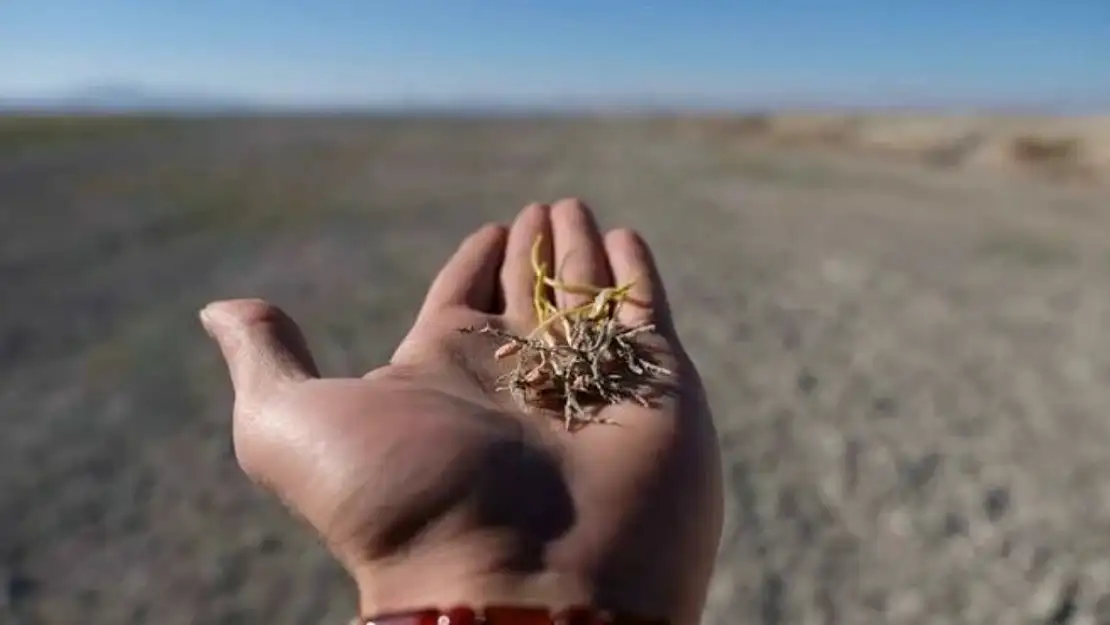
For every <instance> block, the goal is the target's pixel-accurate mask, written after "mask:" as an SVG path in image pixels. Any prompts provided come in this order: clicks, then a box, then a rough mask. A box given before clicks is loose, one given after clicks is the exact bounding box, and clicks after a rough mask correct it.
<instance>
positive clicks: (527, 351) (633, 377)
mask: <svg viewBox="0 0 1110 625" xmlns="http://www.w3.org/2000/svg"><path fill="white" fill-rule="evenodd" d="M541 244H542V239H541V238H539V237H537V239H536V241H535V243H534V244H533V246H532V270H533V271H534V272H535V282H534V288H533V291H532V304H533V307H534V309H535V315H536V319H537V325H536V328H535V329H534V330H532V331H531V332H530V333H528V334H527V335H525V336H521V335H518V334H515V333H513V332H510V331H507V330H504V329H501V328H496V327H494V326H492V325H488V324H487V325H486V326H484V327H481V328H465V329H463V330H462V331H463V332H467V333H471V332H476V333H480V334H484V335H488V336H492V337H494V338H495V339H496V340H497V342H498V345H497V347H496V349H495V350H494V351H493V354H492V357H493V358H494V359H496V360H499V361H500V360H505V359H507V358H514V359H515V361H514V362H513V363H512V367H511V369H509V371H508V372H507V373H505V374H504V375H502V376H500V377H499V378H498V382H497V384H498V386H497V390H499V391H508V392H509V393H510V394H511V395H512V397H513V399H514V400H515V401H516V403H517V405H518V406H519V407H520V408H521V409H523V410H525V411H532V410H547V411H553V412H554V413H555V414H557V415H561V418H562V421H563V424H564V426H565V427H566V429H567V430H571V429H575V428H577V427H579V426H582V425H586V424H590V423H611V421H610V420H608V419H605V418H603V417H600V416H598V414H597V413H598V412H599V411H600V410H601V409H602V408H604V407H606V406H612V405H617V404H620V403H622V402H626V401H633V402H636V403H638V404H640V405H643V406H649V405H650V400H651V398H652V395H653V393H654V392H655V391H656V390H657V389H658V384H657V383H656V382H657V380H656V378H658V377H660V376H671V375H673V374H672V373H671V372H670V371H669V370H667V369H666V368H664V367H662V366H660V365H658V364H657V363H656V362H655V361H654V360H653V358H652V357H651V354H650V352H649V351H648V350H647V349H646V348H645V347H644V346H643V345H642V343H641V342H640V341H638V340H637V339H638V338H639V336H640V335H643V334H647V333H650V332H653V331H654V330H655V326H654V324H651V323H644V324H640V325H636V326H631V327H630V326H626V325H624V324H622V323H621V322H619V321H618V315H617V313H618V311H619V310H620V308H621V307H622V306H625V305H642V304H640V303H638V302H634V301H632V300H631V299H630V298H629V295H628V294H629V291H630V290H631V288H632V286H633V284H634V282H629V283H628V284H624V285H620V286H616V287H605V288H602V287H598V286H594V285H586V284H568V283H566V282H563V281H561V280H559V279H557V278H555V277H554V276H552V275H548V267H547V266H546V264H545V263H543V262H542V260H541V258H540V245H541ZM555 291H562V292H565V293H573V294H576V295H586V296H589V297H591V298H592V299H591V300H590V301H588V302H586V303H584V304H582V305H580V306H574V307H570V308H563V309H560V308H558V307H557V306H556V305H555V304H554V302H553V301H552V297H551V295H553V294H554V292H555Z"/></svg>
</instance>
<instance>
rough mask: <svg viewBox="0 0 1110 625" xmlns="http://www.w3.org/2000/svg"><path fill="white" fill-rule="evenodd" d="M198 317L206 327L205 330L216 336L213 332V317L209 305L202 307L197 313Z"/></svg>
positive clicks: (209, 334)
mask: <svg viewBox="0 0 1110 625" xmlns="http://www.w3.org/2000/svg"><path fill="white" fill-rule="evenodd" d="M197 317H199V318H200V325H201V327H203V328H204V331H205V332H207V333H208V336H211V337H212V338H215V336H214V335H213V334H212V327H211V323H212V318H211V316H210V315H209V312H208V307H207V306H205V307H204V308H201V309H200V312H198V313H197Z"/></svg>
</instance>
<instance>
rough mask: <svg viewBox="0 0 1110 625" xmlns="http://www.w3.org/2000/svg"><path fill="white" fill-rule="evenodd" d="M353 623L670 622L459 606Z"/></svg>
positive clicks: (585, 611) (588, 611)
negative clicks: (476, 608)
mask: <svg viewBox="0 0 1110 625" xmlns="http://www.w3.org/2000/svg"><path fill="white" fill-rule="evenodd" d="M351 625H667V620H666V619H651V618H644V617H640V616H633V615H630V614H624V613H619V612H608V611H604V610H595V609H593V608H568V609H566V610H560V611H558V612H554V613H553V612H551V611H550V610H548V609H547V608H535V607H516V606H487V607H486V608H484V609H478V610H475V609H474V608H469V607H466V606H459V607H454V608H450V609H448V610H437V609H434V608H429V609H424V610H411V611H407V612H396V613H393V614H382V615H380V616H375V617H371V618H368V619H356V620H355V621H353V622H352V623H351Z"/></svg>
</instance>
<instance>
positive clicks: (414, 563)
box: [201, 200, 722, 623]
mask: <svg viewBox="0 0 1110 625" xmlns="http://www.w3.org/2000/svg"><path fill="white" fill-rule="evenodd" d="M537 235H543V240H544V241H546V242H549V244H548V246H547V247H546V248H545V249H544V250H543V253H544V255H545V256H546V257H547V260H548V266H557V267H559V268H560V273H559V277H560V279H563V280H565V281H567V282H570V283H585V284H594V285H598V286H609V285H612V284H615V283H617V284H623V283H625V282H628V281H630V280H636V284H635V286H634V287H633V289H632V291H631V293H630V295H631V297H632V299H633V300H635V301H638V302H641V303H643V304H644V306H642V307H637V306H630V305H625V306H623V307H622V308H621V313H620V314H621V316H622V319H621V320H622V321H623V322H625V323H626V324H629V325H632V324H637V323H642V322H644V321H649V320H650V321H653V322H654V323H655V324H656V325H657V328H658V334H657V335H652V336H651V337H649V338H648V339H645V340H649V341H653V342H654V345H653V347H654V348H655V349H657V350H658V351H657V354H658V357H659V361H660V364H662V365H663V366H665V367H667V368H668V369H670V370H672V371H673V372H675V377H674V378H673V379H672V380H671V382H675V383H677V386H676V389H675V391H674V392H673V393H671V394H669V395H667V396H665V397H663V398H661V399H660V400H659V401H658V403H657V405H655V406H653V407H652V408H645V407H641V406H639V405H636V404H632V403H629V404H625V405H617V406H612V407H608V408H605V409H604V411H603V412H602V414H601V415H600V416H601V417H603V418H605V419H608V420H611V421H613V422H615V425H590V426H586V427H585V428H583V429H581V430H578V431H573V432H567V431H565V430H564V428H563V423H562V421H561V419H560V418H559V416H558V415H554V416H548V415H544V414H536V413H534V412H529V413H525V412H522V411H521V410H520V409H519V408H518V407H517V406H516V405H515V404H514V403H513V402H512V400H511V399H510V398H508V397H506V395H507V394H506V393H501V392H497V391H495V390H494V386H495V384H494V380H495V378H496V377H497V375H498V373H499V372H498V370H497V363H496V362H495V361H494V360H493V358H492V352H493V349H494V348H495V344H494V343H491V342H490V340H489V337H486V336H482V335H478V334H463V333H460V332H459V329H461V328H465V327H467V326H482V325H484V324H486V323H490V324H493V325H494V326H495V327H501V328H504V329H507V330H510V331H513V332H517V333H519V334H526V333H527V332H528V331H529V330H531V329H532V328H534V327H535V324H536V320H535V315H534V313H533V308H532V280H533V273H532V270H531V265H530V249H531V246H532V243H533V241H534V239H535V237H536V236H537ZM553 259H558V260H559V262H558V263H552V262H550V261H551V260H553ZM557 298H558V299H557V304H558V305H560V306H561V307H562V306H568V305H574V304H577V303H580V299H581V296H575V295H568V294H565V293H560V294H558V295H557ZM201 318H202V321H203V323H204V325H205V328H206V329H207V330H208V332H209V334H211V335H212V336H213V337H214V338H215V339H216V341H217V342H218V344H219V346H220V349H221V352H222V353H223V356H224V358H225V360H226V361H227V365H228V368H229V370H230V373H231V378H232V383H233V386H234V388H235V407H234V427H233V433H234V442H235V451H236V455H237V457H238V459H239V463H240V465H241V466H242V468H243V469H244V471H245V472H246V473H247V474H248V475H249V476H250V477H251V478H252V479H253V480H255V481H256V482H257V483H259V484H261V485H263V486H265V487H267V488H268V489H270V490H271V491H272V492H274V493H275V494H276V495H277V496H278V497H280V498H281V499H282V500H283V501H284V502H285V503H286V505H288V506H289V507H290V508H291V509H292V511H293V512H294V513H295V514H297V515H299V516H301V517H303V519H304V520H306V521H307V522H308V523H309V524H311V525H312V526H313V527H314V528H315V529H316V530H317V531H318V532H319V533H320V535H321V536H322V537H323V538H324V540H325V542H326V544H327V545H328V547H329V548H330V549H331V551H332V552H333V553H334V554H335V555H336V557H337V558H339V560H340V561H341V562H342V563H343V565H344V566H345V567H346V568H347V570H348V571H350V573H351V575H352V577H353V578H354V580H355V582H356V584H357V586H358V590H359V599H360V609H361V611H362V613H363V614H365V615H370V614H375V613H381V612H384V611H392V610H397V609H407V608H414V607H423V606H429V605H432V606H444V607H449V606H451V605H458V604H468V605H479V606H480V605H482V604H488V603H501V604H506V603H509V604H513V603H518V604H519V603H540V604H546V605H549V606H550V607H552V608H559V607H565V606H568V605H594V606H597V607H601V608H606V609H614V610H626V611H632V612H635V613H639V614H645V615H649V616H661V617H668V618H671V619H673V620H674V622H688V623H695V622H697V620H698V618H699V616H700V612H701V609H702V605H703V603H704V600H705V592H706V587H707V584H708V579H709V576H710V574H711V570H712V564H713V560H714V556H715V552H716V548H717V543H718V540H719V537H720V532H721V514H722V511H721V508H722V493H721V479H720V458H719V451H718V447H717V437H716V431H715V429H714V426H713V423H712V420H711V416H710V413H709V409H708V406H707V404H706V400H705V396H704V391H703V389H702V386H701V383H700V380H699V379H698V375H697V372H696V371H695V370H694V367H693V364H692V363H691V361H690V359H689V358H688V357H687V355H686V354H685V353H684V352H683V350H682V348H681V346H680V345H679V341H678V338H677V337H676V336H675V332H674V327H673V325H672V323H671V319H670V312H669V309H668V307H667V302H666V297H665V294H664V291H663V285H662V283H661V282H660V279H659V274H658V272H657V271H656V268H655V266H654V264H653V260H652V257H651V253H650V251H649V250H648V248H647V246H646V245H645V244H644V243H643V242H642V241H641V239H640V238H639V237H638V236H637V235H635V234H634V233H632V232H630V231H627V230H617V231H613V232H610V233H609V234H608V235H607V236H605V237H604V239H603V238H602V236H601V234H600V233H599V231H598V229H597V226H596V225H595V223H594V219H593V217H592V215H591V214H590V211H589V209H587V208H586V207H585V206H583V205H582V204H581V203H580V202H577V201H574V200H564V201H561V202H558V203H556V204H555V205H554V206H552V207H550V208H549V207H547V206H542V205H532V206H529V207H527V208H526V209H524V211H522V212H521V214H520V215H519V216H518V217H517V219H516V221H515V222H514V223H513V225H512V227H511V229H508V230H507V229H506V228H504V227H502V226H497V225H489V226H485V227H483V228H481V229H479V230H478V231H477V232H475V233H474V234H472V235H470V236H469V237H468V238H467V239H466V240H465V241H463V243H462V245H461V246H460V247H459V249H458V251H457V252H456V253H455V255H454V256H453V257H452V258H451V259H450V260H448V261H447V264H446V265H445V266H444V267H443V269H442V271H441V272H440V274H439V275H438V276H437V277H436V278H435V280H434V282H433V284H432V285H431V288H430V289H429V291H428V295H427V298H426V300H425V302H424V304H423V307H422V308H421V310H420V312H419V314H418V316H417V319H416V322H415V323H414V325H413V327H412V330H411V331H410V332H409V334H408V336H407V337H406V338H405V339H404V341H402V343H401V345H400V346H399V347H398V349H397V351H396V353H395V354H394V356H393V358H392V360H391V361H390V363H389V364H388V365H385V366H384V367H381V368H379V369H375V370H373V371H371V372H370V373H368V374H367V375H366V376H364V377H362V378H321V377H320V376H319V373H318V371H317V369H316V365H315V364H314V363H313V360H312V356H311V355H310V353H309V351H308V349H307V347H306V346H305V342H304V340H303V338H302V336H301V334H300V331H299V330H298V329H297V327H296V325H295V324H294V323H293V321H292V320H290V319H289V317H287V316H286V315H285V314H284V313H282V312H281V311H280V310H278V309H277V308H275V307H273V306H270V305H268V304H266V303H264V302H262V301H259V300H232V301H224V302H217V303H213V304H210V305H209V306H207V307H206V308H205V309H204V310H203V311H202V313H201Z"/></svg>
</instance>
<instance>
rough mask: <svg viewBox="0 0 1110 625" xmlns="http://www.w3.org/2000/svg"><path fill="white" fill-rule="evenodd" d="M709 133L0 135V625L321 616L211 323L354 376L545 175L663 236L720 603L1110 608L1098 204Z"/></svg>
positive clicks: (862, 613) (1104, 246) (325, 599)
mask: <svg viewBox="0 0 1110 625" xmlns="http://www.w3.org/2000/svg"><path fill="white" fill-rule="evenodd" d="M78 126H80V125H78ZM698 128H699V127H698V125H697V124H690V123H672V122H670V121H666V120H624V121H613V120H610V121H602V120H577V121H573V120H525V119H518V120H501V121H496V120H473V119H472V120H456V121H448V120H415V119H401V118H396V119H388V118H382V119H356V118H348V119H342V118H336V119H307V118H305V119H269V120H266V119H253V120H246V119H244V120H222V121H221V120H206V121H169V122H158V123H147V122H142V123H140V122H133V123H131V122H127V123H119V124H117V125H115V126H112V125H109V127H107V128H99V129H97V128H94V129H93V131H89V130H88V129H87V128H86V129H84V130H80V128H78V129H77V130H74V129H67V130H65V131H64V132H62V131H59V132H53V131H47V130H43V129H42V128H39V129H37V130H34V131H28V132H23V133H22V134H20V133H9V134H8V135H3V134H2V133H0V136H6V137H7V139H8V141H7V143H4V142H3V141H4V140H3V139H0V237H2V251H0V303H2V306H0V376H2V377H0V380H2V382H0V418H2V420H3V421H2V426H3V427H2V430H0V432H2V433H0V583H2V585H0V622H2V623H5V624H7V623H11V624H13V625H24V624H32V623H44V624H69V623H77V622H80V623H87V624H90V625H91V624H97V625H99V624H106V625H107V624H112V625H121V624H125V623H148V622H160V623H166V624H185V623H219V624H232V623H272V624H275V625H277V624H281V625H285V624H289V625H292V624H302V623H303V624H306V625H307V624H317V623H327V622H335V623H339V622H344V619H346V618H348V617H349V616H350V615H351V614H352V611H353V598H352V595H351V589H350V587H349V585H348V584H347V581H346V580H345V578H344V577H343V575H342V574H341V573H340V572H339V570H338V569H337V568H336V567H335V565H333V564H332V562H331V561H330V559H329V558H328V557H327V556H326V555H325V554H324V552H323V550H322V549H321V548H320V547H319V546H318V545H317V544H316V543H315V541H314V540H313V539H312V538H311V537H310V536H309V535H307V534H306V533H305V532H304V531H302V530H301V528H300V527H299V526H297V525H296V524H295V523H294V522H293V521H291V520H290V519H288V518H287V516H286V514H285V513H284V511H283V510H282V509H281V508H280V507H279V506H278V505H277V504H276V503H274V502H272V501H270V500H269V499H268V498H266V497H265V496H263V495H261V494H259V493H257V492H256V491H255V490H253V489H252V487H251V486H250V485H249V484H248V483H247V481H246V479H245V478H243V477H242V476H241V475H240V474H239V472H238V469H237V468H236V466H235V464H234V460H233V458H232V455H231V448H230V441H229V432H228V417H229V409H230V400H231V395H230V389H229V385H228V382H227V380H226V378H225V372H224V369H223V366H222V363H221V362H220V361H219V360H218V359H217V355H216V353H215V350H214V349H213V347H212V346H211V345H210V344H209V342H208V341H207V339H206V337H205V336H204V335H203V333H202V332H201V330H200V329H199V327H198V324H197V323H196V321H195V316H194V315H195V312H196V310H197V308H198V307H199V306H200V305H201V304H203V303H204V302H205V301H207V300H210V299H214V298H220V297H230V296H245V295H258V296H263V297H267V298H269V299H271V300H273V301H275V302H277V303H280V304H282V305H283V306H284V307H286V308H287V309H288V310H289V311H290V312H291V313H292V314H293V315H294V317H296V318H298V319H299V321H300V322H301V323H302V325H303V326H304V327H305V329H306V332H307V334H308V335H309V339H310V341H311V342H312V344H313V346H314V348H315V349H316V351H317V352H318V355H319V360H320V362H321V365H322V367H323V368H324V370H325V371H326V372H328V373H332V374H347V373H354V372H357V371H360V370H364V369H367V368H369V367H371V366H373V365H374V364H375V363H380V362H382V361H383V360H384V359H385V358H386V357H387V355H388V354H389V353H390V351H391V348H392V346H393V345H394V344H395V342H396V341H397V340H398V339H399V338H400V337H401V335H402V333H403V331H404V330H405V328H406V325H407V324H408V323H409V322H410V321H411V318H412V313H413V310H414V307H415V306H416V304H417V303H418V301H419V298H420V297H421V295H422V291H423V288H424V286H425V284H426V282H427V280H428V279H429V278H430V276H431V275H432V274H433V272H434V270H435V269H436V268H437V266H438V264H439V263H440V262H441V261H442V260H443V259H444V258H445V256H446V255H447V254H448V253H449V252H450V250H451V249H453V246H454V245H455V243H456V241H457V240H458V238H459V237H460V236H461V235H463V234H464V233H466V232H467V231H468V230H469V229H471V228H472V227H473V226H475V225H476V224H478V223H480V222H483V221H486V220H490V219H507V218H508V217H510V216H511V215H512V214H513V213H514V212H515V211H516V210H517V209H518V208H519V207H520V206H521V205H523V204H525V203H526V202H528V201H531V200H551V199H555V198H558V197H561V196H568V195H577V196H581V197H584V198H586V199H587V200H589V201H590V202H591V203H592V204H593V205H594V206H595V207H596V209H597V211H598V212H599V213H600V216H601V218H602V220H603V221H604V222H605V223H606V224H607V225H618V224H621V225H633V226H635V227H637V228H639V229H641V230H642V231H643V232H644V233H645V235H646V237H647V238H648V239H649V240H650V242H651V243H652V244H653V245H654V246H655V247H656V248H657V250H658V255H659V256H660V258H661V262H662V266H663V273H664V274H665V277H666V279H667V280H668V281H669V285H670V289H671V291H672V297H673V300H674V302H675V306H676V307H677V313H676V314H677V318H678V321H679V323H680V326H681V328H680V329H681V332H682V335H683V337H684V339H685V340H686V341H687V342H688V344H689V348H690V351H691V352H692V354H693V355H694V357H695V358H696V360H697V362H698V363H699V365H700V367H701V369H702V371H703V372H704V377H705V379H706V382H707V384H708V385H709V390H710V394H711V399H712V402H713V405H714V407H715V410H716V418H717V422H718V426H719V428H720V431H721V436H722V441H723V447H724V449H723V453H724V455H725V468H726V474H727V489H728V517H727V526H726V529H725V532H724V539H723V544H722V548H721V553H720V562H719V568H718V571H717V574H716V577H715V581H714V584H713V587H712V592H711V596H710V601H709V605H708V608H707V612H706V616H705V622H706V623H709V624H717V623H721V624H724V623H752V624H765V625H780V624H786V623H801V624H807V625H808V624H811V623H812V624H822V625H833V624H845V625H847V624H852V625H862V624H866V623H885V624H892V625H893V624H903V623H905V624H910V623H969V624H971V623H975V624H982V623H999V624H1007V623H1014V624H1026V623H1028V624H1041V623H1044V624H1051V623H1058V624H1076V625H1078V624H1092V625H1093V624H1095V623H1107V622H1110V414H1108V413H1110V385H1108V384H1107V381H1108V380H1110V335H1108V334H1107V333H1106V332H1104V331H1103V330H1104V328H1106V327H1110V326H1108V325H1107V322H1108V321H1110V289H1107V288H1106V285H1107V284H1108V279H1110V195H1107V194H1106V193H1105V192H1104V191H1103V192H1099V191H1096V190H1093V189H1088V188H1080V187H1067V186H1063V185H1061V184H1050V183H1048V182H1045V181H1040V182H1038V181H1035V180H1023V179H1018V178H1013V177H1009V178H1007V177H1003V176H992V175H989V174H986V173H982V172H979V173H974V174H969V173H961V172H959V171H931V170H928V169H924V168H922V167H921V166H919V165H914V164H909V163H898V162H889V161H887V160H886V159H868V158H865V157H863V156H860V155H851V156H848V155H838V154H836V153H832V152H818V151H812V150H809V151H805V150H799V149H796V148H776V147H768V146H763V147H752V146H748V145H745V144H742V143H740V142H732V141H730V138H729V137H728V136H722V134H721V133H717V132H703V131H699V129H698Z"/></svg>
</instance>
